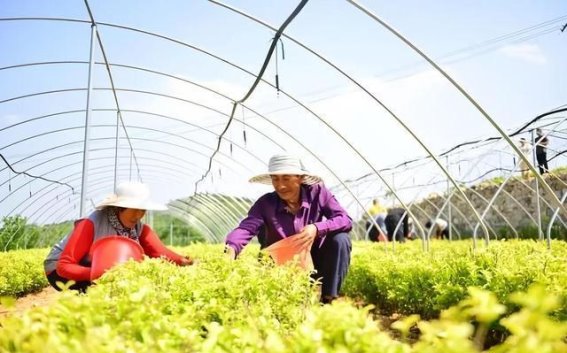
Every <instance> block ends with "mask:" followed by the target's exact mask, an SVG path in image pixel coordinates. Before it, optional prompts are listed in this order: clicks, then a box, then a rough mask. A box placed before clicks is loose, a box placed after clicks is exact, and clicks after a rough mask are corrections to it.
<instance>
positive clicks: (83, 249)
mask: <svg viewBox="0 0 567 353" xmlns="http://www.w3.org/2000/svg"><path fill="white" fill-rule="evenodd" d="M165 209H167V208H166V207H165V206H164V205H161V204H158V203H154V202H152V201H150V191H149V189H148V187H147V186H146V185H145V184H142V183H136V182H126V183H120V184H119V185H118V186H117V187H116V194H111V195H110V196H108V197H106V198H105V199H104V200H103V201H102V202H101V203H100V204H99V205H97V206H96V210H95V211H94V212H93V213H91V214H90V215H89V216H88V217H87V218H83V219H80V220H78V221H76V222H75V225H74V227H73V230H72V231H71V232H70V233H69V234H67V235H66V236H65V237H64V238H63V239H62V240H61V241H60V242H59V243H57V244H56V245H55V246H54V247H53V248H52V249H51V251H50V252H49V255H47V258H46V259H45V261H44V269H45V273H46V275H47V280H48V281H49V283H50V284H51V285H52V286H53V287H54V288H55V289H57V290H61V288H59V286H58V285H57V284H56V283H57V282H61V283H64V284H65V283H67V282H69V281H74V282H75V283H74V284H72V285H71V286H70V287H69V288H70V289H73V290H78V291H80V292H84V291H86V289H87V287H89V286H90V285H91V284H92V283H91V264H92V260H93V259H92V255H93V254H92V250H93V243H94V242H96V241H97V240H100V239H103V238H105V237H110V236H120V237H126V238H129V239H131V240H133V241H136V242H138V243H139V244H140V245H141V247H142V249H143V250H144V254H146V255H147V256H149V257H164V258H166V259H168V260H170V261H172V262H174V263H176V264H177V265H179V266H188V265H191V264H192V263H193V260H191V259H190V258H188V257H184V256H182V255H179V254H177V253H175V252H173V251H171V250H169V249H168V248H166V247H165V245H163V243H162V242H161V241H160V239H159V237H158V236H157V234H156V233H155V232H154V231H153V230H152V228H150V226H148V225H147V224H143V223H142V222H141V219H142V217H144V215H145V213H146V210H165Z"/></svg>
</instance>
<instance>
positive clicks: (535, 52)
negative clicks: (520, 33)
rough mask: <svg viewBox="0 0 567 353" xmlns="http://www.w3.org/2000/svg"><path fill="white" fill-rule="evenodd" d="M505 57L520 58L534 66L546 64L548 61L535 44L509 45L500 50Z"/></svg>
mask: <svg viewBox="0 0 567 353" xmlns="http://www.w3.org/2000/svg"><path fill="white" fill-rule="evenodd" d="M500 51H501V52H502V53H504V55H507V56H510V57H512V58H518V59H521V60H524V61H527V62H530V63H534V64H545V63H547V59H546V58H545V55H543V52H542V51H541V49H540V48H539V46H537V45H535V44H517V45H507V46H505V47H503V48H501V49H500Z"/></svg>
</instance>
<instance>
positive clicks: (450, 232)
mask: <svg viewBox="0 0 567 353" xmlns="http://www.w3.org/2000/svg"><path fill="white" fill-rule="evenodd" d="M445 157H446V161H447V167H446V168H447V172H448V173H450V170H449V155H447V156H445ZM451 196H453V193H452V192H451V181H450V180H449V178H447V197H448V200H447V202H448V204H447V227H448V229H447V230H448V231H449V241H451V240H453V231H452V230H451V226H452V223H453V222H452V221H451Z"/></svg>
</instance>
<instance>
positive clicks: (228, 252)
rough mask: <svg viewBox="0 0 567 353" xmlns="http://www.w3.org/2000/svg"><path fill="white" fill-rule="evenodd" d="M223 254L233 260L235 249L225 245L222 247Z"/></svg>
mask: <svg viewBox="0 0 567 353" xmlns="http://www.w3.org/2000/svg"><path fill="white" fill-rule="evenodd" d="M224 256H225V257H226V258H227V259H229V260H235V259H236V251H235V250H234V248H233V247H232V246H229V245H226V246H225V247H224Z"/></svg>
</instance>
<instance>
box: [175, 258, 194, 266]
mask: <svg viewBox="0 0 567 353" xmlns="http://www.w3.org/2000/svg"><path fill="white" fill-rule="evenodd" d="M194 263H195V261H194V260H193V259H192V258H190V257H189V256H184V257H183V258H182V259H181V263H180V264H179V266H191V265H193V264H194Z"/></svg>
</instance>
